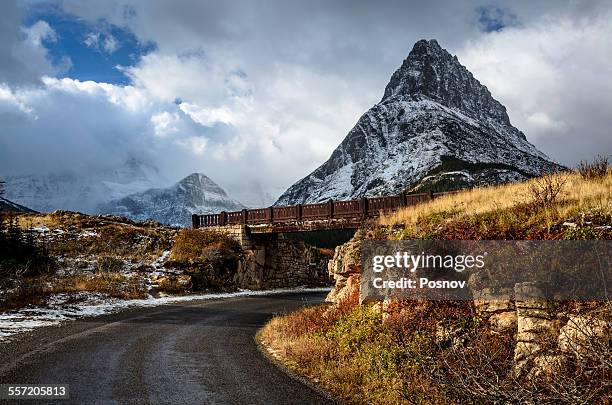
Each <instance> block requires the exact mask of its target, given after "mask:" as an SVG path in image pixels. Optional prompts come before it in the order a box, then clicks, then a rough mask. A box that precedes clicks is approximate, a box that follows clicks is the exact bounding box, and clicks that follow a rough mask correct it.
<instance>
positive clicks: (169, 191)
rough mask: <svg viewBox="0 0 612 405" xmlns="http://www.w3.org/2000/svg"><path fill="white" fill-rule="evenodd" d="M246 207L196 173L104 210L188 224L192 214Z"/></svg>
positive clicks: (107, 206)
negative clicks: (168, 185)
mask: <svg viewBox="0 0 612 405" xmlns="http://www.w3.org/2000/svg"><path fill="white" fill-rule="evenodd" d="M242 208H244V206H243V205H242V204H241V203H239V202H238V201H236V200H234V199H232V198H230V197H229V196H228V195H227V193H226V192H225V190H223V189H222V188H221V187H219V185H217V184H216V183H215V182H214V181H212V180H211V179H210V178H208V177H207V176H206V175H204V174H202V173H192V174H190V175H189V176H187V177H185V178H183V179H182V180H180V181H179V182H178V183H176V184H174V185H172V186H170V187H167V188H152V189H149V190H146V191H144V192H141V193H135V194H131V195H128V196H126V197H123V198H121V199H117V200H113V201H111V202H110V203H108V204H104V205H102V206H101V207H100V208H99V211H100V212H103V213H108V214H115V215H121V216H125V217H128V218H131V219H134V220H137V221H144V220H147V219H153V220H155V221H158V222H161V223H163V224H168V225H175V226H188V225H189V224H190V223H191V215H192V214H208V213H216V212H220V211H237V210H241V209H242Z"/></svg>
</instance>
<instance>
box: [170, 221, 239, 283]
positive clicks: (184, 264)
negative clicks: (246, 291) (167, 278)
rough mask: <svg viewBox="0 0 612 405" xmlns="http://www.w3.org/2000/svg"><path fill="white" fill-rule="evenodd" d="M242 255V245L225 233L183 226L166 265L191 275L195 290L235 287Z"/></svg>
mask: <svg viewBox="0 0 612 405" xmlns="http://www.w3.org/2000/svg"><path fill="white" fill-rule="evenodd" d="M241 254H242V249H241V247H240V244H239V243H238V242H237V241H236V240H235V239H233V238H231V237H230V236H228V235H227V234H225V233H221V232H217V231H214V230H209V229H183V230H181V231H180V232H179V234H178V235H177V236H176V238H175V240H174V245H173V246H172V250H171V251H170V258H169V260H168V262H167V263H166V265H167V266H170V267H175V268H178V269H181V270H183V272H184V273H185V274H189V275H190V276H191V280H192V282H193V288H194V289H195V290H206V289H215V290H227V289H234V287H233V286H234V284H235V282H234V275H235V274H236V271H237V269H238V261H239V260H240V258H241Z"/></svg>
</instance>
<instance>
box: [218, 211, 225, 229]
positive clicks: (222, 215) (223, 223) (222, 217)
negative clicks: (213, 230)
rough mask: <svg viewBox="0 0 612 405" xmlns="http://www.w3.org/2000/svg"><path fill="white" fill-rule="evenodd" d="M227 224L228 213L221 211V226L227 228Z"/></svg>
mask: <svg viewBox="0 0 612 405" xmlns="http://www.w3.org/2000/svg"><path fill="white" fill-rule="evenodd" d="M226 223H227V212H225V211H221V213H220V214H219V226H225V224H226Z"/></svg>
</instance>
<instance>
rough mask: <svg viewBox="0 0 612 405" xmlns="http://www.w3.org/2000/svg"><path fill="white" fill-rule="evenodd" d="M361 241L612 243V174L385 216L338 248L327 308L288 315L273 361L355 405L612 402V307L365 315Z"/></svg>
mask: <svg viewBox="0 0 612 405" xmlns="http://www.w3.org/2000/svg"><path fill="white" fill-rule="evenodd" d="M363 239H445V240H452V239H474V240H486V239H499V240H515V239H516V240H519V239H546V240H558V239H564V240H583V239H600V240H610V239H612V171H610V170H607V171H606V170H603V173H601V172H600V174H599V175H589V173H583V174H580V173H573V172H567V173H560V174H555V175H552V176H548V177H543V178H536V179H532V180H530V181H527V182H524V183H515V184H508V185H501V186H495V187H487V188H480V189H473V190H467V191H463V192H460V193H458V194H454V195H450V196H445V197H441V198H439V199H435V200H432V201H430V202H428V203H425V204H420V205H416V206H412V207H407V208H405V209H403V210H401V211H398V212H395V213H392V214H388V215H385V216H383V217H381V218H380V219H379V220H378V222H377V223H375V224H372V225H371V226H370V227H369V228H368V229H364V230H361V231H359V232H358V233H357V234H356V235H355V238H353V240H351V241H350V242H348V243H347V244H345V245H343V246H340V247H338V248H337V249H336V252H335V255H334V259H333V260H332V261H331V262H330V267H329V269H330V272H331V273H333V275H334V278H335V279H336V288H335V289H334V291H332V293H331V294H330V296H329V297H328V299H329V300H330V301H331V302H330V303H329V304H326V305H322V306H319V307H315V308H306V309H303V310H301V311H297V312H294V313H291V314H287V315H284V316H278V317H276V318H274V319H273V320H272V321H271V322H269V323H268V324H267V325H266V327H265V328H264V329H263V330H262V331H261V333H260V335H259V340H260V342H261V343H262V344H263V346H264V347H266V348H267V350H268V351H269V353H270V354H271V355H272V356H274V357H275V358H277V359H278V360H279V361H281V362H283V363H284V364H285V365H287V366H288V367H289V368H291V369H292V370H294V371H295V372H297V373H299V374H301V375H304V376H307V377H308V378H310V379H311V380H312V381H313V382H315V383H317V384H319V385H321V386H322V387H324V388H325V389H327V390H329V391H330V392H331V393H332V394H334V395H336V396H337V397H339V398H341V399H342V400H344V401H346V402H347V403H354V404H366V403H367V404H370V403H375V404H388V403H405V404H415V403H419V404H421V403H422V404H430V403H434V404H464V403H473V404H482V403H542V404H558V403H565V404H575V403H610V401H612V361H611V360H610V359H612V348H611V342H612V334H611V329H610V325H611V322H612V306H611V305H610V303H609V302H601V301H598V302H522V301H521V302H519V301H511V300H499V301H496V302H484V303H483V302H471V301H462V302H449V301H391V302H378V303H369V304H364V305H359V299H358V297H359V282H360V280H359V279H360V270H361V268H360V266H361V264H360V250H359V244H360V241H361V240H363Z"/></svg>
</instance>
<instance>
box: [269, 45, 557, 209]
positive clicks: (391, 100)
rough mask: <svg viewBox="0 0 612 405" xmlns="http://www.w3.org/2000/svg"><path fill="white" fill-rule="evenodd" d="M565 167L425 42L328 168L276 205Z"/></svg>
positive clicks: (450, 185) (511, 177) (444, 186)
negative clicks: (535, 143) (531, 139)
mask: <svg viewBox="0 0 612 405" xmlns="http://www.w3.org/2000/svg"><path fill="white" fill-rule="evenodd" d="M557 168H559V166H558V165H557V164H555V163H553V162H551V161H550V159H549V158H547V156H546V155H544V154H543V153H542V152H540V151H538V150H537V149H536V148H535V147H534V146H533V145H532V144H530V143H529V142H528V141H527V140H526V138H525V135H524V134H523V133H522V132H521V131H519V130H518V129H517V128H515V127H513V126H512V125H511V123H510V119H509V117H508V114H507V112H506V109H505V107H504V106H503V105H501V104H500V103H499V102H498V101H497V100H495V99H494V98H493V96H492V95H491V93H490V92H489V90H488V89H487V88H486V87H485V86H483V85H482V84H480V82H478V80H476V79H475V78H474V77H473V75H472V74H471V73H470V72H469V71H468V70H467V69H466V68H465V67H464V66H462V65H461V64H460V63H459V61H458V60H457V57H456V56H452V55H451V54H449V53H448V52H447V51H446V50H444V49H442V48H441V47H440V45H439V44H438V43H437V42H436V41H435V40H430V41H425V40H421V41H419V42H417V43H416V44H415V45H414V48H413V49H412V51H411V52H410V54H409V55H408V57H407V58H406V60H404V62H403V63H402V66H401V67H400V68H399V69H398V70H397V71H396V72H395V73H394V74H393V76H392V77H391V80H390V81H389V84H388V85H387V87H386V89H385V92H384V96H383V98H382V100H381V101H380V102H379V103H378V104H376V105H375V106H373V107H372V108H371V109H370V110H369V111H367V112H366V113H365V114H364V115H363V116H362V117H361V118H360V119H359V121H358V122H357V124H356V125H355V127H354V128H353V129H352V130H351V131H350V132H349V133H348V135H347V136H346V138H345V139H344V140H343V141H342V143H341V144H340V145H339V146H338V147H337V148H336V150H334V152H333V153H332V155H331V157H330V158H329V160H328V161H327V162H325V163H324V164H323V165H321V166H320V167H319V168H318V169H316V170H315V171H314V172H313V173H311V174H310V175H308V176H306V177H305V178H303V179H302V180H300V181H298V182H297V183H295V184H294V185H293V186H291V187H290V188H289V189H288V190H287V191H286V192H285V193H284V194H283V195H282V196H281V197H280V198H279V199H278V201H277V202H276V205H289V204H297V203H314V202H321V201H325V200H328V199H330V198H333V199H351V198H358V197H362V196H375V195H388V194H396V193H399V192H401V191H404V190H406V189H408V190H415V191H419V190H421V191H425V190H431V189H433V190H436V191H438V190H448V189H455V188H461V187H465V186H474V185H485V184H493V183H501V182H508V181H516V180H521V179H525V178H528V177H531V176H535V175H538V174H541V173H546V172H550V171H553V170H556V169H557Z"/></svg>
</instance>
